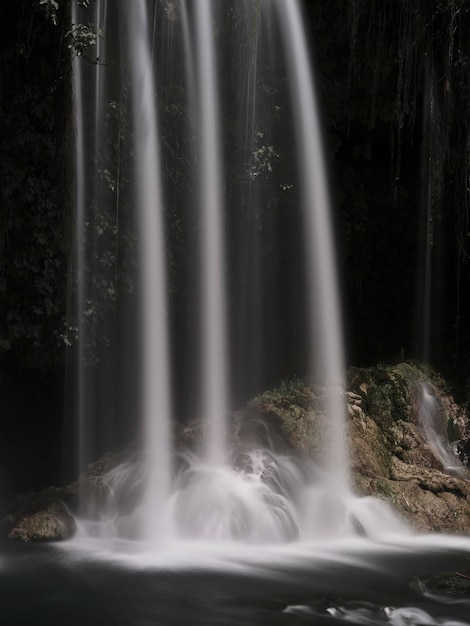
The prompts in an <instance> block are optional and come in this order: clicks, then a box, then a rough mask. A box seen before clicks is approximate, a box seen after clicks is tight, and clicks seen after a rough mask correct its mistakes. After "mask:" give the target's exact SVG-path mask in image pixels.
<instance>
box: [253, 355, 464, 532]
mask: <svg viewBox="0 0 470 626" xmlns="http://www.w3.org/2000/svg"><path fill="white" fill-rule="evenodd" d="M423 382H424V383H426V385H428V386H429V389H430V393H432V394H433V397H434V399H435V413H436V415H433V419H434V424H433V428H434V429H435V430H436V431H439V433H438V434H439V437H440V441H442V445H447V446H448V450H449V454H450V455H452V449H454V451H455V454H454V458H455V464H454V466H453V467H448V468H445V467H443V465H442V462H441V460H440V458H439V454H438V452H439V451H436V444H435V442H434V441H429V440H428V439H427V436H426V435H427V432H426V425H425V424H423V423H422V419H423V415H422V412H421V411H420V402H421V397H420V394H421V384H422V383H423ZM315 401H316V390H315V388H313V390H312V389H311V388H310V386H309V385H307V384H306V383H305V382H302V381H293V382H292V383H290V384H284V385H283V386H281V387H280V388H279V389H277V390H273V391H269V392H266V393H264V394H262V395H261V396H260V397H259V398H257V399H255V400H254V401H253V402H252V406H251V410H252V411H255V412H257V414H258V415H264V416H265V418H266V419H267V420H268V421H269V420H277V421H280V422H281V423H282V427H283V430H284V432H285V433H286V435H287V438H288V440H289V442H290V443H291V444H292V446H293V447H295V448H296V449H298V450H301V451H302V452H303V453H305V454H307V455H310V456H313V457H315V456H317V455H319V454H321V448H322V443H321V435H320V433H321V430H322V429H321V426H320V417H319V416H318V415H317V414H315V413H314V412H312V410H311V407H312V406H315ZM347 404H348V418H349V423H348V428H349V441H350V466H351V472H352V482H353V487H354V489H355V491H356V493H357V494H358V495H360V496H376V497H378V498H381V499H384V500H387V501H388V502H389V503H390V504H391V505H392V506H393V507H394V508H395V510H397V511H398V512H399V513H400V514H401V515H402V516H403V517H404V518H405V519H406V520H407V521H408V522H409V523H410V524H411V525H412V526H413V527H414V528H416V529H417V530H419V531H423V532H428V531H432V532H446V533H459V534H470V471H469V470H467V469H466V467H465V464H464V463H465V461H466V458H465V454H463V453H462V451H463V450H467V449H468V431H467V429H468V423H469V419H468V415H467V412H466V410H465V409H464V408H462V407H460V406H459V405H457V403H456V402H455V401H454V399H453V397H452V395H451V394H450V393H449V390H448V389H447V388H446V384H445V382H444V381H443V380H442V379H441V378H440V377H439V376H438V375H437V374H436V373H434V372H432V371H430V370H422V369H420V368H419V367H417V366H416V365H413V364H409V363H401V364H398V365H395V366H392V367H376V368H363V369H362V368H351V369H350V370H349V372H348V389H347ZM449 435H450V437H451V439H453V441H449V438H448V436H449ZM459 452H460V456H459Z"/></svg>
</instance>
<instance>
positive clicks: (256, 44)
mask: <svg viewBox="0 0 470 626" xmlns="http://www.w3.org/2000/svg"><path fill="white" fill-rule="evenodd" d="M222 7H223V10H222ZM226 9H227V7H226V6H225V5H224V4H223V3H217V2H214V1H213V0H200V1H199V0H198V2H197V3H189V2H186V1H185V0H180V1H179V2H176V3H175V2H169V1H167V0H161V1H157V2H156V3H155V4H152V10H153V13H152V16H151V17H150V16H149V14H148V6H147V2H146V0H134V1H133V2H128V1H122V2H120V3H117V4H113V5H111V4H110V3H106V2H99V3H98V4H97V6H96V11H97V18H96V19H97V21H98V22H99V23H100V24H101V23H103V25H104V30H105V31H107V32H105V33H104V37H105V40H106V45H104V44H102V43H100V44H99V45H96V49H94V51H95V52H96V54H97V56H98V58H99V57H101V56H102V54H106V62H105V63H103V64H102V65H99V66H98V67H94V66H93V63H91V64H88V65H86V66H84V64H83V63H81V64H80V63H79V60H77V61H76V65H75V92H76V114H77V211H78V215H77V221H78V227H77V240H78V245H77V250H78V252H77V265H78V268H79V269H81V273H82V274H87V273H86V272H84V271H83V268H84V266H86V265H87V260H86V259H84V258H83V254H84V252H83V251H84V250H88V249H89V248H90V247H91V248H92V253H91V257H92V258H93V260H94V263H95V264H94V265H93V263H91V267H92V270H91V275H90V272H88V274H87V275H86V276H83V277H82V278H83V280H81V281H80V283H79V285H80V286H79V290H78V300H79V312H80V313H81V316H82V317H83V316H84V317H85V318H86V320H85V321H87V322H88V327H89V328H90V329H91V330H92V331H93V333H94V334H92V335H91V337H88V336H87V328H88V327H87V326H86V325H83V326H82V327H81V328H80V343H79V346H80V350H79V358H80V359H81V360H86V354H85V345H87V342H88V343H90V344H91V346H92V347H93V348H94V350H95V351H96V353H97V354H96V359H95V361H96V363H95V367H94V368H91V369H89V371H88V372H87V373H86V376H85V378H83V379H80V380H82V383H81V393H83V394H84V395H85V396H86V402H87V404H86V407H87V410H86V411H84V409H83V408H82V409H81V412H82V413H88V412H89V413H90V414H89V415H86V416H85V417H84V419H83V420H82V423H81V442H80V446H81V447H82V448H83V449H84V450H85V451H84V453H83V459H86V458H89V456H90V450H94V443H93V441H90V439H93V435H94V433H96V432H98V431H99V428H102V429H103V430H104V431H105V432H106V433H108V435H107V438H105V440H106V441H112V440H113V439H112V437H110V436H109V432H111V431H112V429H113V424H112V423H107V422H106V423H105V421H103V420H106V415H109V413H112V412H116V414H117V415H118V414H119V415H122V413H126V412H127V416H126V417H125V422H126V424H127V430H128V431H129V432H130V434H131V436H132V437H134V439H138V441H140V446H139V448H138V450H137V452H135V450H134V452H132V453H129V457H130V458H129V459H127V460H126V461H125V462H124V463H123V464H122V465H119V466H118V467H114V468H113V469H111V470H110V471H109V472H108V473H107V474H106V478H105V484H106V488H107V489H108V490H109V498H108V500H109V501H108V505H107V506H108V509H107V512H106V514H103V519H104V518H106V521H105V523H104V522H103V521H98V522H97V521H93V520H92V521H90V524H92V525H93V530H92V531H90V534H95V535H96V534H99V535H101V536H114V535H118V536H124V537H128V538H139V539H142V540H145V541H150V542H154V543H157V542H160V543H161V542H167V541H168V540H172V539H175V538H180V537H183V538H190V539H204V540H214V541H233V540H241V541H249V542H252V543H263V542H275V543H276V542H282V541H288V540H292V539H298V538H307V537H308V538H318V537H321V536H330V535H331V534H333V535H334V534H335V533H346V534H355V533H356V532H357V528H358V527H361V528H366V527H367V528H369V527H372V526H373V523H372V522H370V520H369V518H370V517H371V516H370V513H369V512H368V509H367V507H366V509H367V511H364V510H363V509H362V508H361V507H360V506H358V505H354V506H352V509H351V507H350V504H351V501H352V496H351V494H350V492H349V476H348V450H347V439H346V403H345V393H344V363H343V361H344V356H343V348H342V343H343V338H342V330H341V314H340V310H341V304H340V298H339V289H338V283H337V277H336V267H335V259H334V256H335V253H334V241H333V229H332V224H331V219H330V213H331V207H330V200H329V194H328V188H327V187H328V185H327V176H326V171H325V164H324V162H323V157H322V141H321V132H320V128H319V120H318V112H317V103H316V100H315V94H314V84H313V78H312V67H311V65H310V62H309V52H308V50H307V45H306V37H305V33H304V31H303V25H302V16H301V12H300V8H299V3H298V2H297V1H296V0H276V1H275V2H267V1H265V0H261V1H260V2H259V3H255V4H254V5H251V4H250V3H245V2H243V3H237V2H234V3H231V4H230V10H226ZM149 12H150V10H149ZM117 41H119V42H120V43H119V45H118V46H116V42H117ZM113 47H114V52H112V51H113ZM98 60H99V59H98ZM93 69H94V70H95V71H94V73H93V76H92V77H91V78H90V72H91V71H93ZM279 74H281V78H282V76H283V75H284V74H285V75H286V76H287V77H288V80H280V79H279ZM84 75H86V76H88V79H87V80H88V84H89V85H90V86H89V87H88V91H87V90H85V89H84V85H83V76H84ZM270 83H272V84H270ZM88 92H89V93H91V94H94V99H91V98H90V99H89V100H90V101H89V103H88V104H87V98H86V95H87V93H88ZM267 111H270V115H272V116H273V117H272V119H269V118H268V119H266V117H265V116H266V112H267ZM278 118H279V119H278ZM88 145H89V146H94V154H93V158H92V159H91V160H90V159H88V161H87V160H86V159H85V153H86V150H87V146H88ZM284 153H285V154H284ZM85 166H86V167H85ZM103 181H104V182H105V183H107V186H106V188H105V189H103ZM180 202H184V203H185V204H186V205H187V206H186V207H185V208H184V210H181V208H180V206H179V203H180ZM283 203H284V204H285V207H286V208H287V207H289V209H290V211H291V213H292V214H291V213H287V212H285V209H283V208H282V207H283V206H284V205H283ZM240 207H243V210H244V211H247V214H246V215H244V216H243V219H242V218H241V216H239V215H238V212H239V210H240ZM280 207H281V208H280ZM98 215H99V216H100V218H99V219H98ZM182 215H183V217H184V219H183V226H182V227H181V226H179V220H180V219H181V216H182ZM188 216H190V217H188ZM100 220H101V221H100ZM102 222H104V225H103V224H102ZM291 223H293V224H294V227H291V226H290V224H291ZM175 228H176V234H175ZM178 228H181V230H182V231H184V236H183V235H181V233H180V231H179V230H178ZM108 231H109V232H108ZM103 232H104V234H103ZM175 237H176V242H177V244H178V242H179V241H180V240H178V237H180V238H181V240H182V241H186V242H187V241H188V240H190V242H191V245H190V250H183V251H181V249H179V248H178V245H176V249H174V248H173V247H172V244H173V243H174V241H175ZM83 240H86V241H88V244H87V245H88V248H87V245H85V244H84V241H83ZM89 240H91V242H92V243H91V244H90V243H89ZM106 246H110V247H111V248H112V249H113V253H112V254H107V253H108V252H109V250H108V249H107V248H106ZM228 246H230V247H228ZM264 248H265V249H267V250H268V251H269V254H267V255H266V256H265V258H262V257H263V254H264V252H263V249H264ZM291 249H293V250H294V251H295V258H296V263H298V264H299V266H300V265H301V267H300V268H299V271H298V276H295V278H294V279H293V280H292V284H291V279H290V278H289V274H288V273H287V272H286V271H284V270H283V267H282V266H283V264H284V263H285V262H286V261H285V257H283V256H282V253H284V254H285V251H286V250H288V251H290V250H291ZM194 251H196V254H194ZM228 252H230V254H229V253H228ZM88 254H89V253H88ZM177 255H186V257H187V258H185V262H186V264H189V265H191V272H190V275H191V277H192V278H194V280H193V281H192V282H191V284H190V285H189V287H188V285H187V284H186V283H185V282H184V281H182V282H181V284H180V283H179V282H178V280H176V281H175V278H174V274H172V268H174V267H175V266H176V267H183V266H184V264H183V263H181V261H180V259H179V258H178V257H177ZM175 259H176V261H175ZM178 263H179V265H178ZM259 264H261V267H260V266H259ZM108 265H110V266H111V269H112V272H111V273H112V280H111V278H108V274H107V273H106V272H105V266H106V267H107V266H108ZM253 265H255V266H253ZM106 271H108V270H106ZM239 272H240V273H241V278H240V275H239ZM188 274H189V273H188ZM85 278H87V279H88V281H89V283H86V281H85ZM173 282H176V288H175V286H174V285H173ZM265 282H267V283H268V284H269V290H266V291H265V290H264V283H265ZM279 283H281V284H279ZM90 285H91V286H92V287H93V288H91V287H90ZM181 285H183V287H181ZM234 286H235V287H236V288H235V287H234ZM181 288H184V289H190V290H193V289H197V292H198V294H197V297H196V298H193V299H191V298H187V296H186V297H182V296H181V295H180V294H178V289H181ZM100 289H101V292H102V293H100ZM258 291H261V293H258ZM299 291H302V296H301V297H300V296H299ZM291 292H292V293H293V297H292V302H291V301H290V300H289V298H288V296H290V295H291ZM170 293H172V294H173V295H174V294H175V293H176V296H174V297H173V298H171V297H170V295H169V294H170ZM89 294H92V296H93V298H95V299H97V300H99V297H100V296H101V297H102V300H101V301H99V302H98V303H95V302H94V300H93V301H92V299H91V296H90V295H89ZM267 294H269V295H268V296H267ZM266 298H268V299H269V303H267V302H266ZM89 300H90V303H89ZM188 301H191V302H192V304H193V305H194V306H192V307H188V306H187V303H188ZM181 303H184V305H185V308H184V310H183V312H181V311H179V316H178V317H177V320H179V321H177V322H175V317H174V313H175V310H177V309H178V307H181V306H182V304H181ZM304 306H305V307H306V308H307V312H306V313H304V312H302V311H301V310H299V308H300V307H304ZM87 307H88V308H87ZM277 308H279V309H280V310H279V311H278V310H276V309H277ZM109 310H110V311H109ZM84 311H85V315H83V312H84ZM239 314H240V319H238V315H239ZM271 315H272V316H273V318H274V323H273V324H270V323H269V319H268V317H270V316H271ZM87 316H88V317H87ZM304 319H305V320H306V322H305V323H304V321H303V320H304ZM246 320H248V322H247V326H246V329H245V327H244V326H243V324H244V323H246ZM288 322H291V323H294V324H296V325H297V328H295V329H294V330H291V329H290V328H285V327H284V326H283V324H287V323H288ZM115 323H117V330H116V332H114V334H113V332H112V330H111V329H110V326H112V325H113V324H115ZM188 329H194V330H193V334H196V335H197V340H194V339H193V338H192V337H191V338H190V341H189V346H184V349H181V340H180V336H183V337H188V336H189V333H188ZM234 329H236V332H235V333H234V332H233V331H234ZM244 330H245V331H246V332H244ZM103 334H104V335H105V336H106V338H107V341H106V342H104V345H103V347H99V345H98V344H99V341H98V339H99V337H100V336H101V335H103ZM245 335H246V336H245ZM295 338H296V339H295ZM290 341H294V343H293V344H292V345H290ZM277 342H279V346H278V345H276V344H277ZM113 343H115V344H116V345H113ZM305 343H307V344H308V350H305V348H304V347H303V344H305ZM235 344H236V345H235ZM286 346H287V348H286ZM298 347H300V351H301V352H302V351H303V352H308V368H307V369H308V371H307V372H305V371H304V372H303V373H306V374H308V375H309V376H310V377H311V378H312V385H313V389H314V392H315V396H316V397H317V398H318V405H315V406H314V407H312V410H315V411H316V412H318V413H319V414H321V416H322V418H323V419H322V422H324V424H325V426H324V432H323V434H322V436H323V439H324V441H325V442H326V451H325V454H324V459H323V460H322V461H323V462H322V463H321V465H322V468H321V470H320V471H319V472H316V471H314V469H313V465H311V464H310V462H307V463H306V465H305V467H303V468H300V466H299V462H298V460H296V459H294V458H290V457H289V456H288V455H283V454H280V455H278V454H275V453H274V451H273V450H270V449H269V450H265V449H261V448H260V449H258V448H255V449H252V448H250V449H248V450H241V449H237V448H236V446H235V447H234V446H233V442H232V441H230V440H229V439H228V432H229V431H230V428H229V425H230V424H229V422H228V420H227V415H228V412H229V408H230V403H231V399H232V398H233V396H234V389H236V388H237V382H238V381H237V380H236V376H235V375H234V371H235V370H236V371H238V372H240V368H243V367H244V368H245V370H246V371H245V372H243V373H242V376H241V377H242V378H243V377H244V376H245V375H246V377H247V378H249V376H251V375H252V374H253V373H256V375H259V376H260V380H261V381H263V380H264V379H263V372H261V373H259V372H260V370H261V367H262V366H265V367H267V368H269V370H270V371H271V372H274V373H276V372H284V371H285V370H286V369H288V368H287V367H285V366H284V363H282V361H283V357H284V355H288V356H289V359H292V355H293V354H294V353H295V350H296V349H297V348H298ZM303 352H302V354H301V355H300V356H299V358H298V363H297V364H296V365H297V369H300V370H301V369H302V368H304V367H305V361H306V359H305V358H304V357H305V355H304V354H303ZM234 355H235V356H234ZM275 357H276V358H275ZM252 360H253V363H252V362H251V361H252ZM182 361H184V366H183V367H181V362H182ZM234 361H236V366H237V367H236V368H235V367H234ZM172 368H174V370H175V371H178V372H186V371H189V376H188V378H189V381H188V380H183V381H180V380H178V379H175V377H173V376H172V373H171V372H172ZM79 371H80V372H83V368H82V367H80V368H79ZM83 381H85V382H86V384H84V383H83ZM90 381H91V382H90ZM259 382H260V381H253V380H250V381H249V386H251V387H252V388H255V389H256V385H257V384H259ZM196 385H197V386H198V390H197V393H195V392H194V387H195V386H196ZM243 385H246V381H244V382H243ZM243 385H242V387H243ZM199 387H200V390H199ZM134 388H136V389H137V392H134ZM186 390H189V392H188V393H189V395H190V396H191V394H192V396H191V397H193V398H194V399H195V401H194V406H192V407H191V410H192V415H191V417H201V418H202V419H201V422H202V426H201V427H200V425H199V426H198V427H197V428H195V431H194V432H197V433H199V435H198V436H199V439H198V440H197V442H196V444H197V445H196V446H194V447H193V448H192V449H191V452H188V451H187V450H181V449H180V447H179V446H180V444H179V443H178V444H176V443H175V442H176V441H177V438H174V437H173V433H172V429H173V428H175V429H176V431H177V433H178V435H179V434H181V432H182V424H181V423H178V419H180V418H179V417H178V416H177V415H176V414H175V412H174V408H173V407H174V406H175V404H176V403H174V402H173V400H174V399H175V398H176V397H177V396H178V395H179V394H180V393H186ZM121 398H123V399H124V401H123V402H121V401H120V399H121ZM82 402H83V400H82ZM120 404H122V405H123V407H122V408H121V407H120V406H118V405H120ZM84 407H85V405H84ZM90 407H91V409H92V410H89V409H90ZM106 407H108V408H107V410H106ZM120 411H121V413H120ZM101 413H103V414H104V415H103V416H101ZM90 419H91V422H92V423H91V422H90ZM95 421H97V422H98V423H99V424H101V426H99V427H98V426H97V424H95ZM108 421H109V420H108ZM117 421H119V420H117ZM180 421H181V420H180ZM90 424H91V426H90ZM103 424H104V426H103ZM198 424H199V422H198ZM116 428H117V426H116ZM201 433H202V434H201ZM180 439H181V438H179V439H178V441H179V440H180ZM125 441H126V440H125ZM95 445H96V444H95ZM175 457H178V458H177V461H176V460H175ZM317 461H318V459H315V462H317ZM82 464H83V463H82ZM319 510H322V511H323V513H324V515H325V516H326V518H328V520H329V521H328V520H326V518H325V519H323V518H322V516H321V515H318V511H319ZM92 513H93V512H92ZM330 514H331V515H330ZM373 517H374V516H373ZM374 519H375V517H374ZM358 520H360V521H358ZM85 521H86V520H85ZM87 523H88V522H87ZM97 525H98V526H99V527H100V530H97Z"/></svg>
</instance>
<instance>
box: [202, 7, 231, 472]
mask: <svg viewBox="0 0 470 626" xmlns="http://www.w3.org/2000/svg"><path fill="white" fill-rule="evenodd" d="M211 7H212V2H211V0H200V1H199V2H198V6H197V10H196V33H197V35H196V42H197V52H198V60H197V72H198V88H197V99H198V114H199V129H200V130H199V146H200V153H199V180H200V212H201V220H202V226H201V229H202V236H201V242H200V246H201V266H202V269H201V272H202V277H201V280H202V287H201V320H202V321H201V325H202V378H203V381H202V385H203V392H202V396H203V410H202V413H203V416H204V418H205V419H206V420H207V440H206V441H205V442H204V447H205V454H206V457H207V460H208V462H209V463H211V464H216V465H218V464H221V463H223V462H224V461H225V460H226V454H225V446H226V442H225V416H226V412H227V408H228V387H227V385H228V372H227V364H228V353H227V343H226V342H227V338H226V333H227V330H226V324H225V320H226V315H227V311H226V304H225V288H226V287H225V285H226V283H225V280H224V268H225V259H224V243H223V224H222V216H223V208H224V207H223V200H222V168H221V159H222V151H221V143H220V141H221V140H220V122H219V107H218V92H217V80H216V71H217V69H216V66H215V54H214V49H213V47H214V44H213V17H212V8H211Z"/></svg>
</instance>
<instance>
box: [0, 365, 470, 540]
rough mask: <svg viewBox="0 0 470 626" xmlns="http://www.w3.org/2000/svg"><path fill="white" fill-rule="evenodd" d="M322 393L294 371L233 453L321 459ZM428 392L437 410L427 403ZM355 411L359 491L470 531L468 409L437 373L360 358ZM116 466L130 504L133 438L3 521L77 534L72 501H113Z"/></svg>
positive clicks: (239, 430) (97, 506)
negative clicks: (253, 450)
mask: <svg viewBox="0 0 470 626" xmlns="http://www.w3.org/2000/svg"><path fill="white" fill-rule="evenodd" d="M423 385H425V387H423ZM423 389H424V390H425V395H423V393H424V392H423ZM323 393H324V390H323V389H322V388H320V387H315V386H311V385H309V384H307V383H306V382H305V381H301V380H293V381H290V382H286V383H283V384H282V385H281V386H280V387H279V388H277V389H274V390H271V391H267V392H265V393H263V394H261V395H260V396H258V397H257V398H255V399H254V400H253V401H252V402H251V403H250V404H249V406H248V407H247V408H246V409H244V410H243V411H240V412H238V413H236V414H234V415H233V416H232V420H231V431H232V433H231V434H232V439H233V441H234V451H235V452H234V463H235V464H237V462H238V461H237V450H238V449H239V450H240V455H239V457H240V459H242V458H243V450H244V449H245V447H246V445H247V444H248V445H258V446H261V447H263V448H269V449H270V450H273V451H275V452H279V451H281V452H289V453H291V454H295V455H299V456H304V457H308V458H311V459H313V460H314V461H315V460H318V459H320V460H321V456H322V452H323V450H324V449H325V444H324V437H325V432H327V431H328V429H325V428H322V423H323V421H322V420H324V419H325V417H324V416H322V414H321V410H316V409H315V407H316V406H321V397H322V395H323ZM424 401H426V402H427V403H428V404H430V407H431V409H432V410H431V415H428V414H425V412H423V410H422V407H423V402H424ZM428 409H429V406H428ZM347 412H348V416H347V419H348V425H347V426H348V432H349V437H348V440H349V442H350V451H349V454H350V458H349V465H350V467H351V480H352V483H353V488H354V490H355V491H356V493H357V494H358V495H360V496H375V497H378V498H380V499H383V500H386V501H387V502H389V503H390V504H391V505H392V507H393V508H394V509H395V510H396V511H398V512H399V513H400V514H401V516H403V517H404V518H405V519H406V520H407V521H408V523H409V524H410V525H411V526H413V527H414V528H416V529H417V530H419V531H423V532H428V531H429V532H445V533H459V534H470V470H467V468H466V463H467V461H468V457H469V450H470V444H469V441H470V438H469V433H468V427H469V416H468V415H467V412H466V410H465V408H464V407H462V406H459V405H458V404H457V403H456V402H455V401H454V399H453V397H452V395H451V393H450V392H449V390H448V389H447V386H446V384H445V382H444V381H443V380H442V379H441V378H440V377H439V376H438V375H437V374H436V373H434V372H432V371H430V370H423V369H420V368H419V367H417V366H416V365H413V364H409V363H401V364H398V365H395V366H391V367H376V368H363V369H362V368H351V369H350V370H349V372H348V386H347ZM428 412H429V411H428ZM427 420H431V422H432V423H431V424H428V423H426V421H427ZM203 428H204V424H203V423H202V422H200V421H195V422H192V423H191V424H189V425H187V426H186V427H185V428H181V427H178V428H177V431H176V433H175V440H176V441H177V447H178V449H179V450H182V449H191V447H193V446H194V444H195V442H197V441H199V439H200V436H201V432H202V431H203ZM443 454H445V455H447V460H449V459H450V462H449V463H447V464H445V463H444V462H443ZM240 462H241V461H240ZM116 472H117V473H118V479H119V482H120V483H122V482H123V481H126V484H125V491H126V496H127V498H126V504H125V505H124V506H127V507H130V506H131V507H132V506H134V505H135V504H136V503H137V502H138V500H139V497H140V495H139V494H140V492H139V488H140V487H139V483H140V482H141V481H140V480H139V476H140V472H141V466H140V462H139V459H138V455H137V453H136V450H135V449H131V448H128V449H126V450H121V451H119V452H114V453H108V454H106V455H104V456H103V457H102V458H101V459H99V460H98V461H96V462H95V463H92V464H90V465H89V466H88V467H87V468H86V469H85V470H84V472H83V474H82V475H81V477H80V479H79V480H78V482H76V483H72V484H71V485H68V486H66V487H63V488H53V487H52V488H49V489H46V490H44V491H42V492H39V493H36V494H27V495H25V496H22V497H21V498H19V499H18V500H17V501H16V502H15V503H13V505H12V506H11V509H10V511H9V513H8V515H7V516H6V517H5V518H4V520H3V522H2V524H1V526H0V530H1V531H2V535H3V536H4V537H5V536H7V537H8V538H9V539H14V540H21V541H38V540H43V541H46V540H47V541H52V540H61V539H66V538H69V537H70V536H72V535H73V533H74V531H75V523H74V518H73V516H72V515H71V513H70V511H72V512H74V511H77V510H78V504H79V503H78V497H79V492H80V493H81V494H82V495H83V494H85V496H84V497H83V498H82V511H83V502H85V503H86V511H85V514H86V516H87V517H88V518H89V519H93V518H95V519H99V517H100V515H102V514H106V507H109V503H110V498H109V495H110V493H111V495H113V493H112V492H113V480H114V479H113V475H114V473H116ZM111 500H112V506H113V507H114V509H113V511H114V512H116V511H117V512H121V513H122V512H124V513H126V511H121V509H120V506H122V505H120V504H119V502H117V501H116V498H114V499H113V498H111Z"/></svg>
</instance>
